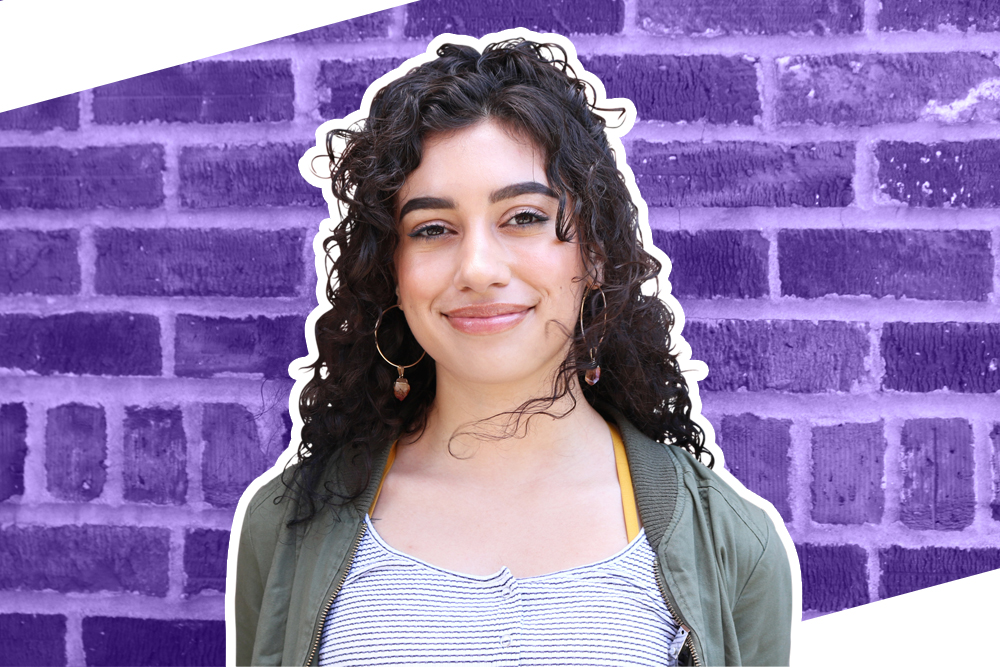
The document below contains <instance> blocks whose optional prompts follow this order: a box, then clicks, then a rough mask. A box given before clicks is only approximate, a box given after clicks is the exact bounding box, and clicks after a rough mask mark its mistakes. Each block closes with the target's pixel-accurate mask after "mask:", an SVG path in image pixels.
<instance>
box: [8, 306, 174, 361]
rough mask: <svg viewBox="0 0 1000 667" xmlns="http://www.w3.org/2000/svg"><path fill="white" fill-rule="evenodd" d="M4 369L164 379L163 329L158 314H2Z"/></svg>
mask: <svg viewBox="0 0 1000 667" xmlns="http://www.w3.org/2000/svg"><path fill="white" fill-rule="evenodd" d="M0 340H3V341H4V345H2V346H0V368H19V369H21V370H25V371H33V372H35V373H39V374H41V375H50V374H52V373H75V374H77V375H159V374H160V325H159V322H158V320H157V319H156V317H154V316H152V315H135V314H131V313H69V314H66V315H50V316H48V317H35V316H33V315H0Z"/></svg>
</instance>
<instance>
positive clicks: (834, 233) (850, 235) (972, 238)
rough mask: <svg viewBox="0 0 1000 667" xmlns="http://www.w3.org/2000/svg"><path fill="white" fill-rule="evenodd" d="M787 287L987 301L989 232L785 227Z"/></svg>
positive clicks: (782, 249)
mask: <svg viewBox="0 0 1000 667" xmlns="http://www.w3.org/2000/svg"><path fill="white" fill-rule="evenodd" d="M778 265H779V267H780V274H781V293H782V294H783V295H784V296H798V297H803V298H806V299H815V298H817V297H821V296H824V295H827V294H859V295H868V296H873V297H884V296H893V297H896V298H900V297H910V298H913V299H944V300H951V301H986V300H987V299H988V298H989V295H990V292H991V291H992V289H993V255H992V253H991V250H990V233H989V232H988V231H978V230H968V231H966V230H963V231H918V230H886V231H864V230H859V229H785V230H781V231H780V232H779V233H778Z"/></svg>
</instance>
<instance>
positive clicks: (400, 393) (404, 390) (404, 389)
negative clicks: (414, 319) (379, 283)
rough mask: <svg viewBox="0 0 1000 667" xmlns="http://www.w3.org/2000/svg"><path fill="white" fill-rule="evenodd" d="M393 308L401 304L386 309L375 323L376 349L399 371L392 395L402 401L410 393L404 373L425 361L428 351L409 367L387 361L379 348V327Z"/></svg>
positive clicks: (408, 382) (408, 383)
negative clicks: (383, 317) (384, 316)
mask: <svg viewBox="0 0 1000 667" xmlns="http://www.w3.org/2000/svg"><path fill="white" fill-rule="evenodd" d="M393 308H399V304H393V305H391V306H389V307H388V308H386V309H385V310H383V311H382V313H381V314H380V315H379V316H378V321H376V322H375V331H374V336H375V349H376V350H378V353H379V354H380V355H381V356H382V358H383V359H385V361H386V363H387V364H389V365H390V366H395V367H396V370H397V371H399V377H398V378H396V382H395V383H393V385H392V393H393V395H394V396H395V397H396V398H397V399H399V400H400V401H401V400H403V399H404V398H406V395H407V394H409V393H410V381H409V380H407V379H406V378H405V377H403V371H404V370H405V369H407V368H410V366H416V365H417V364H419V363H420V362H421V361H422V360H423V358H424V357H425V356H426V355H427V351H426V350H424V353H423V354H421V355H420V359H417V360H416V361H414V362H413V363H412V364H409V365H408V366H400V365H399V364H394V363H393V362H391V361H389V360H388V359H386V356H385V354H383V352H382V348H380V347H379V346H378V328H379V325H380V324H382V316H383V315H385V314H386V313H388V312H389V311H390V310H392V309H393Z"/></svg>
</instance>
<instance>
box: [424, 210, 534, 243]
mask: <svg viewBox="0 0 1000 667" xmlns="http://www.w3.org/2000/svg"><path fill="white" fill-rule="evenodd" d="M524 216H527V217H529V218H530V220H529V221H528V222H522V223H521V224H515V225H514V226H515V227H527V226H528V225H537V224H541V223H544V222H548V221H549V217H548V216H547V215H544V214H542V213H539V212H537V211H532V210H524V211H518V212H517V213H515V214H514V215H512V216H510V217H509V218H507V222H510V221H511V220H515V219H517V218H523V217H524ZM505 224H506V223H505ZM430 229H442V230H443V229H444V225H439V224H431V225H427V226H425V227H421V228H420V229H415V230H413V231H412V232H410V233H409V234H407V236H409V237H411V238H415V239H431V238H434V237H436V236H443V235H444V234H443V233H438V234H425V233H424V232H426V231H427V230H430Z"/></svg>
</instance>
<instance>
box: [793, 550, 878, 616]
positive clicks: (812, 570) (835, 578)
mask: <svg viewBox="0 0 1000 667" xmlns="http://www.w3.org/2000/svg"><path fill="white" fill-rule="evenodd" d="M795 551H796V552H797V553H798V555H799V565H800V567H801V569H802V609H803V610H811V611H839V610H841V609H849V608H851V607H857V606H858V605H862V604H868V602H869V599H868V557H867V556H866V555H865V550H864V549H862V548H861V547H859V546H857V545H854V544H796V545H795Z"/></svg>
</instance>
